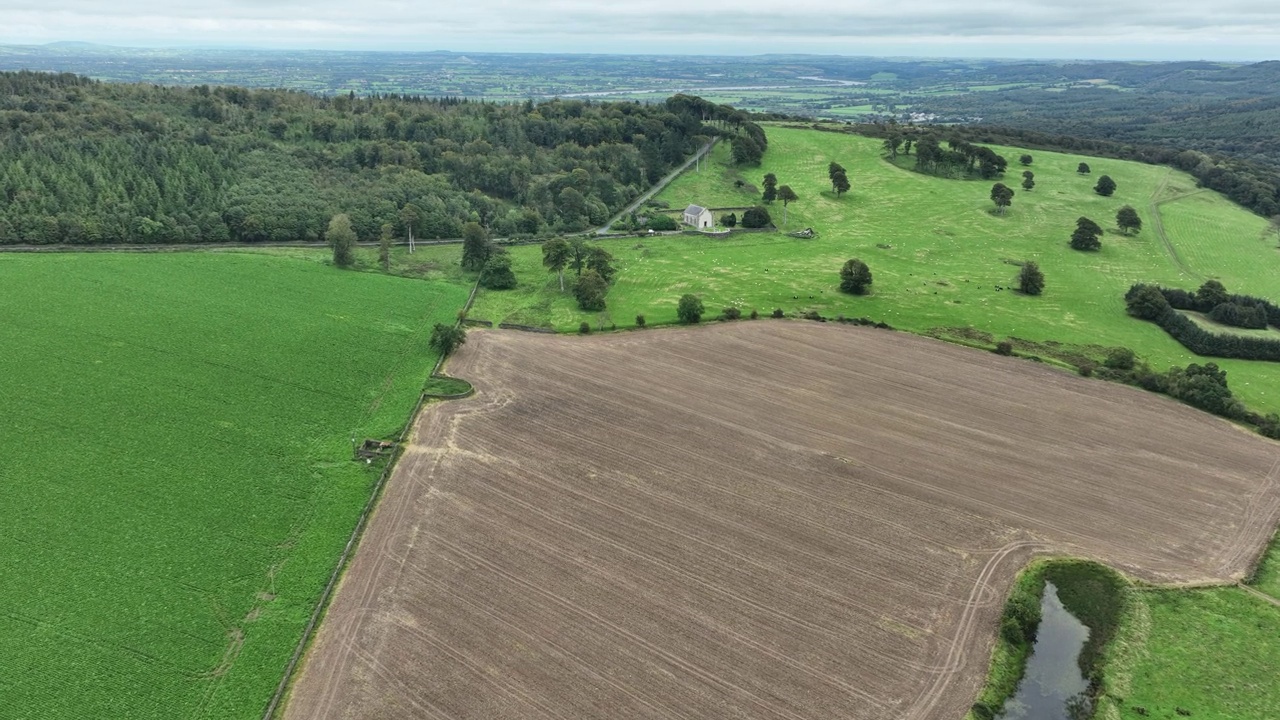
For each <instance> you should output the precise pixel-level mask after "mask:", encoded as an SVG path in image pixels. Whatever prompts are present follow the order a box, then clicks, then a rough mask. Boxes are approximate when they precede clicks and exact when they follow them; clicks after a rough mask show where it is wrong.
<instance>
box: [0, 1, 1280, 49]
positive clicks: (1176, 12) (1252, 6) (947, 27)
mask: <svg viewBox="0 0 1280 720" xmlns="http://www.w3.org/2000/svg"><path fill="white" fill-rule="evenodd" d="M175 5H176V6H175ZM0 18H3V23H0V42H5V43H43V42H51V41H56V40H84V41H93V42H104V43H117V44H146V45H229V44H239V45H262V46H278V47H296V48H304V47H314V48H346V49H350V48H368V49H423V50H428V49H437V48H444V49H456V50H466V49H476V50H499V49H503V48H509V49H512V50H524V51H529V50H541V51H547V52H572V51H600V50H602V49H606V50H612V51H614V52H651V51H662V52H671V51H683V52H707V51H726V50H729V51H733V52H737V53H744V54H754V53H764V52H787V53H795V52H806V51H810V48H813V51H816V52H838V51H839V49H838V48H839V47H841V46H850V47H852V48H870V49H873V50H874V49H877V48H879V49H882V50H883V49H888V48H894V47H901V48H904V49H912V48H914V49H915V50H916V52H918V53H923V54H939V53H934V52H931V50H933V49H943V48H960V49H968V50H969V51H968V52H965V53H963V54H971V55H972V54H982V52H984V50H986V51H991V50H997V51H998V50H999V49H1000V48H1014V47H1023V48H1035V47H1045V48H1052V49H1063V50H1065V51H1068V55H1071V54H1072V53H1071V52H1070V51H1071V49H1072V48H1073V47H1075V48H1081V51H1080V52H1078V53H1075V54H1077V55H1088V56H1092V57H1099V56H1102V55H1099V53H1098V51H1099V50H1107V51H1109V52H1108V53H1104V55H1106V54H1109V55H1110V56H1115V57H1121V56H1127V55H1132V54H1134V53H1135V52H1139V53H1140V52H1147V53H1149V54H1150V53H1155V54H1156V55H1159V56H1165V57H1177V56H1179V53H1182V54H1184V55H1185V56H1186V57H1238V56H1241V53H1242V52H1244V49H1245V48H1255V49H1257V50H1255V54H1256V53H1257V52H1262V53H1263V54H1264V55H1263V56H1265V54H1266V53H1270V54H1272V55H1274V54H1276V53H1275V51H1274V50H1270V48H1275V47H1280V3H1276V2H1274V0H1266V1H1258V0H1218V2H1215V3H1212V4H1210V3H1205V2H1203V1H1202V0H1196V1H1194V2H1191V1H1188V0H1165V1H1163V2H1156V1H1155V0H1072V2H1062V0H1016V1H1014V2H1010V1H1009V0H1000V1H999V2H997V1H996V0H971V1H970V2H966V3H963V4H961V3H958V2H955V0H901V1H900V2H884V1H883V0H876V1H874V2H871V1H868V0H786V2H779V1H778V0H686V1H679V2H677V1H675V0H657V1H654V2H648V3H643V4H635V3H630V4H625V5H622V4H619V5H616V6H615V5H612V4H606V3H602V2H599V1H598V0H591V1H588V0H545V1H541V2H540V1H538V0H527V1H525V2H515V1H513V0H468V1H467V2H448V3H444V2H425V3H423V2H409V1H406V0H361V1H359V2H353V1H352V0H342V1H341V2H338V1H336V0H327V1H321V2H297V1H289V0H253V1H250V0H208V1H207V2H201V3H171V2H161V1H159V0H115V1H114V2H111V3H104V2H101V0H92V1H91V0H46V1H41V0H0ZM1085 49H1088V50H1087V51H1086V50H1085ZM850 52H861V51H859V50H856V49H855V50H850ZM993 54H997V53H993ZM1040 54H1041V55H1043V54H1044V53H1043V52H1041V53H1040ZM1259 59H1261V58H1259Z"/></svg>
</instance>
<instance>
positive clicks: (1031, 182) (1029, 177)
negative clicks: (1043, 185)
mask: <svg viewBox="0 0 1280 720" xmlns="http://www.w3.org/2000/svg"><path fill="white" fill-rule="evenodd" d="M1035 186H1036V174H1035V173H1033V172H1031V171H1030V170H1024V171H1023V173H1022V189H1023V190H1030V189H1031V188H1033V187H1035Z"/></svg>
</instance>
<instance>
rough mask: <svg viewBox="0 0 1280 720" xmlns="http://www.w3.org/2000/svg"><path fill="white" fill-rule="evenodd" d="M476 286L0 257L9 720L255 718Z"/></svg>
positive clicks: (200, 262) (155, 257)
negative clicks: (370, 461)
mask: <svg viewBox="0 0 1280 720" xmlns="http://www.w3.org/2000/svg"><path fill="white" fill-rule="evenodd" d="M467 292H468V288H467V287H466V285H465V284H450V283H444V282H424V281H418V280H406V279H400V278H391V277H385V276H375V275H369V274H360V273H344V272H339V271H337V270H335V269H334V268H332V267H326V266H324V265H321V264H319V263H308V262H300V261H298V260H295V259H292V258H285V257H270V256H264V255H249V254H240V253H235V254H233V253H226V254H212V253H162V254H145V255H140V254H133V255H111V254H90V255H77V254H59V255H5V256H0V307H3V308H4V310H3V311H0V345H2V346H3V347H4V353H3V360H0V367H2V368H3V372H0V398H3V408H4V413H3V421H0V422H3V425H4V432H3V433H2V434H0V454H2V455H3V457H4V458H5V460H4V462H2V463H0V538H2V539H0V546H2V547H3V551H0V657H2V658H3V661H0V698H2V700H0V717H5V718H33V719H38V718H71V717H76V718H163V719H166V720H167V719H169V718H244V717H255V716H260V715H261V713H262V712H263V710H264V709H265V707H266V704H267V701H268V700H269V698H270V696H271V693H272V692H273V691H274V689H275V686H276V684H277V683H278V682H279V680H280V678H281V676H282V674H283V672H284V668H285V663H286V662H287V660H288V658H289V655H290V653H291V652H292V651H293V648H294V646H295V644H296V643H297V642H298V640H299V638H300V637H301V633H302V628H303V625H304V624H305V623H306V621H307V618H308V616H309V615H310V613H311V612H312V609H313V607H314V605H315V602H316V600H317V598H318V597H319V594H320V591H321V588H322V587H323V585H324V583H325V581H326V580H327V579H328V576H329V573H330V572H331V571H332V570H333V567H334V564H335V562H336V559H337V557H338V554H339V552H340V551H341V549H342V547H343V545H344V543H345V542H346V540H347V537H348V535H349V534H350V532H351V529H352V527H353V526H354V524H355V521H356V517H357V515H358V514H359V512H360V510H361V508H362V507H363V505H364V503H365V502H366V500H367V499H368V493H369V491H370V487H371V483H372V481H373V479H374V478H375V477H376V472H377V470H378V468H377V466H376V465H375V466H373V467H372V468H368V467H365V466H364V465H363V464H357V463H355V462H352V459H351V458H352V449H351V439H352V438H364V437H386V436H391V435H394V434H395V433H396V432H398V430H399V428H400V427H401V426H402V425H403V423H404V422H405V419H406V418H407V416H408V413H409V411H410V410H411V409H412V407H413V405H414V403H415V402H416V400H417V397H418V392H419V389H420V388H421V387H422V384H423V381H424V380H425V378H426V376H427V374H428V372H429V371H430V369H431V367H432V365H433V363H434V360H435V356H434V355H433V353H432V352H431V351H430V350H429V348H428V344H427V339H428V333H429V329H430V327H431V325H432V323H434V322H437V321H447V320H448V319H450V318H452V317H453V316H454V314H455V313H456V312H457V309H458V308H459V307H461V305H462V303H463V302H464V301H465V299H466V295H467Z"/></svg>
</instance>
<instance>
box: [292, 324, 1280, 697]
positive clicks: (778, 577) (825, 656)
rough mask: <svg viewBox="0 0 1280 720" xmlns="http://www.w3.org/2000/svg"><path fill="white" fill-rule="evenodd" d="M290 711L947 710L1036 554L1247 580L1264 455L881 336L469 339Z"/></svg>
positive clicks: (701, 332) (1186, 411)
mask: <svg viewBox="0 0 1280 720" xmlns="http://www.w3.org/2000/svg"><path fill="white" fill-rule="evenodd" d="M449 370H450V373H451V374H454V375H457V376H460V377H465V378H467V379H468V380H470V381H471V382H472V383H473V384H474V385H475V387H476V388H477V391H478V392H477V395H476V396H475V397H473V398H471V399H468V400H464V401H459V402H452V403H446V404H442V405H437V406H433V407H432V408H430V409H428V411H427V412H425V413H424V414H423V415H422V416H421V418H420V420H419V423H418V427H417V431H416V438H415V441H414V444H413V446H412V447H411V448H410V449H409V451H408V453H407V454H406V455H405V457H404V458H403V460H402V461H401V463H400V464H399V465H398V467H397V468H396V471H395V474H394V476H393V478H392V480H391V482H390V484H389V486H388V488H387V491H386V494H385V496H384V498H383V501H382V503H381V505H380V507H379V509H378V511H377V513H376V515H375V517H374V518H373V520H372V523H371V525H370V527H369V529H368V532H367V533H366V535H365V537H364V540H363V541H362V544H361V547H360V549H359V551H358V552H357V554H356V557H355V559H354V561H353V563H352V565H351V566H350V568H349V570H348V572H347V574H346V576H345V578H344V581H343V585H342V587H341V589H340V591H339V593H338V595H337V596H336V598H335V601H334V602H333V604H332V605H331V607H330V609H329V612H328V615H327V618H326V622H325V624H324V626H323V628H322V630H321V632H320V634H319V636H318V638H317V641H316V643H315V645H314V646H313V648H312V650H311V653H310V656H309V658H308V660H307V663H306V665H305V667H304V670H303V672H302V674H301V676H300V677H299V679H298V681H297V683H296V685H295V686H294V688H293V691H292V695H291V699H290V703H289V705H288V707H287V716H288V717H296V718H325V717H334V718H337V717H343V718H351V717H370V718H372V717H408V716H416V717H438V718H452V717H483V718H490V719H495V720H503V719H510V720H515V719H516V718H519V719H521V720H525V719H528V718H570V717H572V718H584V719H585V718H602V719H603V718H619V717H626V718H700V719H715V718H761V719H765V718H770V719H772V718H786V719H788V720H807V719H809V718H814V719H818V718H821V719H824V720H825V719H828V718H835V717H840V718H850V719H852V720H858V719H863V718H866V719H870V718H888V717H893V718H906V719H908V720H912V719H914V720H923V719H925V718H938V719H940V720H941V719H942V718H948V719H953V718H957V717H960V716H962V715H963V714H964V711H965V709H966V708H967V707H968V704H969V703H971V702H972V701H973V698H974V696H975V694H976V692H977V688H978V687H979V686H980V684H981V683H982V681H983V679H984V677H985V674H986V671H987V659H988V656H989V648H990V645H991V642H992V638H993V637H994V635H995V633H994V631H995V625H996V621H997V619H998V616H999V613H1000V609H1001V604H1002V602H1003V600H1004V597H1005V595H1006V593H1007V591H1008V588H1009V584H1010V582H1011V580H1012V578H1013V576H1014V574H1015V572H1016V571H1017V569H1018V568H1019V567H1021V566H1022V565H1023V564H1024V563H1025V562H1026V561H1027V559H1028V558H1029V557H1030V556H1031V555H1032V554H1035V553H1069V554H1072V555H1078V556H1082V557H1087V558H1093V559H1097V560H1100V561H1102V562H1105V563H1108V564H1110V565H1113V566H1115V567H1118V568H1120V569H1122V570H1124V571H1126V572H1128V573H1131V574H1133V575H1135V576H1137V577H1139V578H1143V579H1146V580H1150V581H1156V582H1207V581H1227V580H1231V579H1233V578H1239V577H1241V576H1242V575H1243V574H1244V573H1245V572H1246V571H1247V569H1248V567H1249V566H1250V563H1251V561H1252V560H1253V559H1254V558H1256V557H1257V555H1258V554H1259V553H1260V552H1261V550H1262V548H1263V546H1264V545H1265V544H1266V542H1267V540H1268V538H1269V534H1270V531H1271V529H1272V528H1273V527H1274V525H1275V522H1276V520H1277V518H1278V517H1280V487H1277V484H1276V483H1277V481H1276V474H1275V473H1273V472H1271V471H1272V470H1273V468H1274V467H1275V464H1276V459H1277V455H1278V454H1280V453H1278V451H1277V446H1276V445H1275V444H1274V443H1272V442H1270V441H1267V440H1264V439H1262V438H1260V437H1257V436H1254V435H1251V434H1248V433H1246V432H1243V431H1241V430H1239V429H1237V428H1235V427H1233V426H1231V425H1230V424H1228V423H1226V422H1223V421H1221V420H1219V419H1216V418H1214V417H1211V416H1209V415H1206V414H1204V413H1201V412H1199V411H1196V410H1193V409H1191V408H1189V407H1186V406H1183V405H1180V404H1178V403H1176V402H1173V401H1171V400H1169V399H1167V398H1164V397H1160V396H1157V395H1153V394H1150V393H1146V392H1143V391H1140V390H1136V389H1133V388H1129V387H1122V386H1117V385H1114V384H1110V383H1105V382H1100V381H1092V380H1085V379H1082V378H1079V377H1075V376H1073V375H1069V374H1067V373H1064V372H1061V371H1057V370H1054V369H1051V368H1048V367H1045V366H1043V365H1037V364H1035V363H1030V362H1027V361H1025V360H1017V359H1010V358H1002V357H998V356H995V355H993V354H991V353H983V352H978V351H974V350H970V349H967V348H962V347H957V346H954V345H949V344H945V343H941V342H937V341H934V340H929V339H924V338H919V337H913V336H911V335H906V334H902V333H891V332H886V331H882V330H872V329H865V328H851V327H847V326H835V325H822V324H818V323H800V322H794V321H772V320H761V321H756V322H747V321H742V322H738V323H726V324H723V325H718V326H714V327H703V328H691V329H687V330H681V331H675V330H671V331H662V332H637V333H626V334H614V335H606V336H592V337H586V338H583V337H567V336H541V335H535V334H522V333H511V332H492V331H489V332H478V333H473V334H472V336H471V338H470V339H469V341H468V343H467V344H466V345H465V346H464V347H463V349H462V350H461V351H460V352H459V354H458V355H457V356H456V357H455V358H454V359H452V360H451V361H450V365H449Z"/></svg>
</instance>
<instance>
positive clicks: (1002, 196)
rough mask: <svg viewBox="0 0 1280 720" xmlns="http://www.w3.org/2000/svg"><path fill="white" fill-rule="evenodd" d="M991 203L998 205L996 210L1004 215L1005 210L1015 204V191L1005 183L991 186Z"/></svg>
mask: <svg viewBox="0 0 1280 720" xmlns="http://www.w3.org/2000/svg"><path fill="white" fill-rule="evenodd" d="M991 202H993V203H995V204H996V208H997V209H998V210H999V211H1000V214H1001V215H1003V214H1004V211H1005V208H1007V207H1009V206H1010V205H1012V204H1013V189H1012V188H1010V187H1009V186H1008V185H1005V184H1004V183H996V184H995V185H992V186H991Z"/></svg>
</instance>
